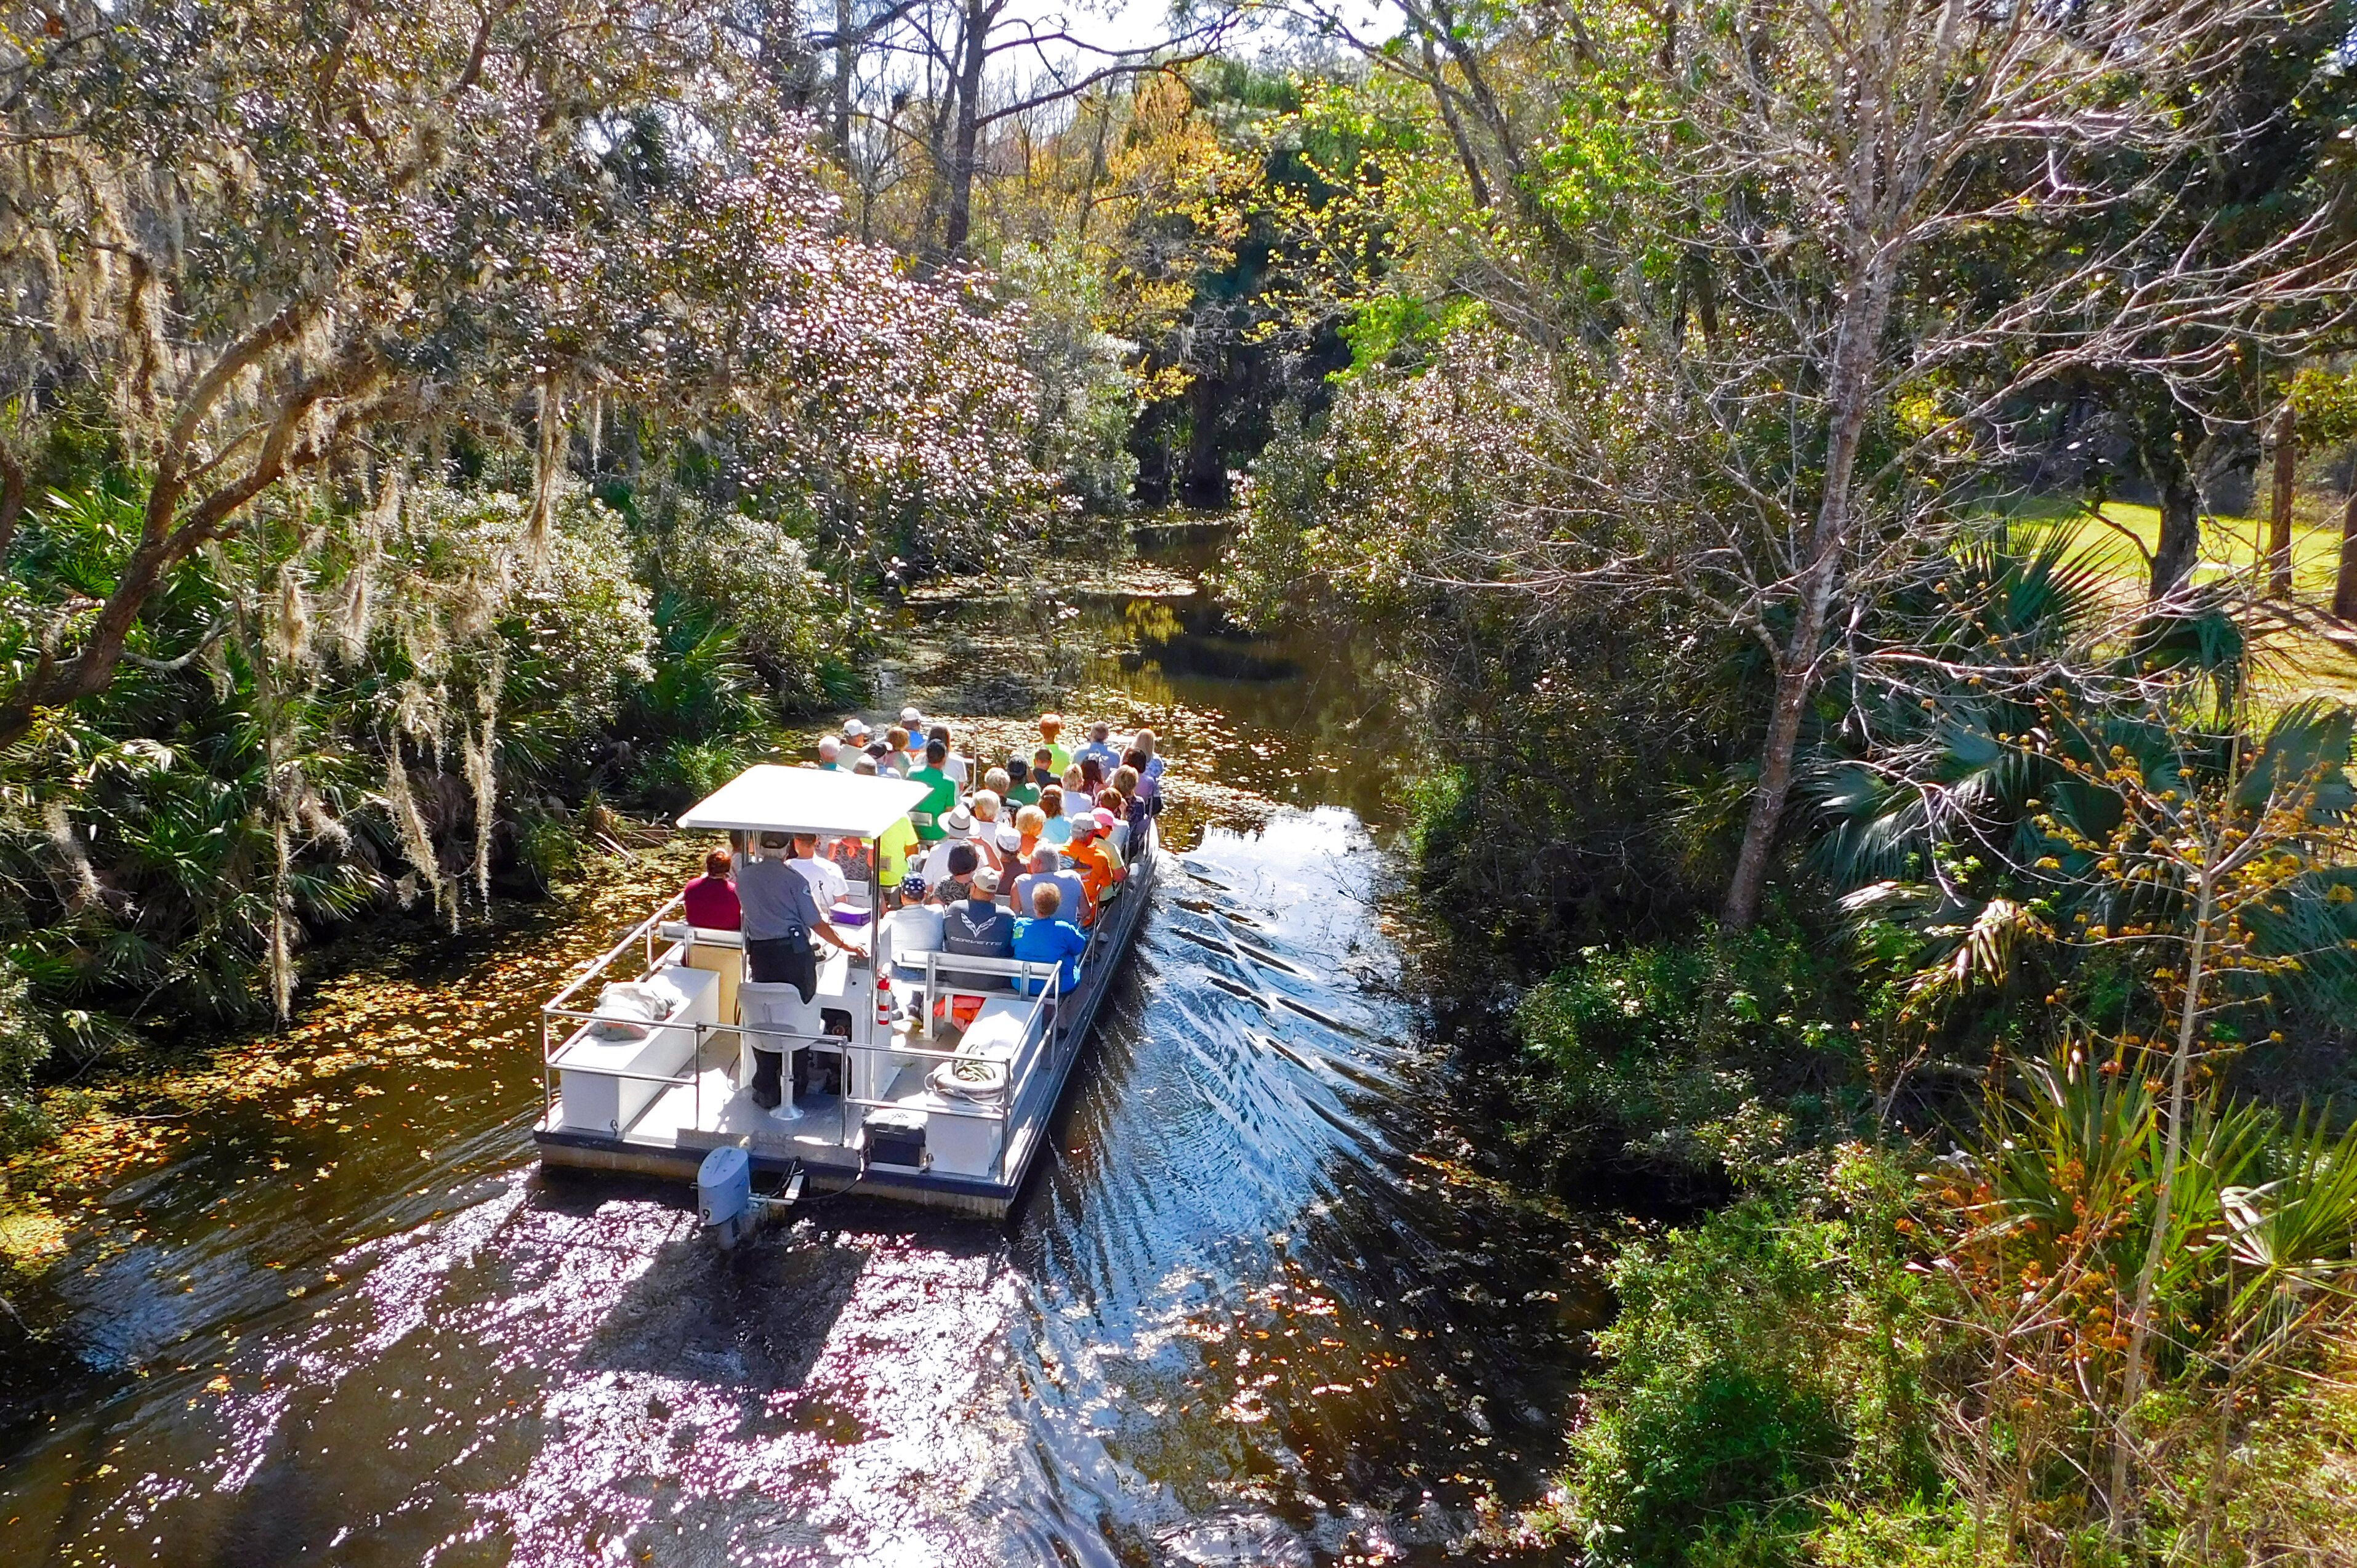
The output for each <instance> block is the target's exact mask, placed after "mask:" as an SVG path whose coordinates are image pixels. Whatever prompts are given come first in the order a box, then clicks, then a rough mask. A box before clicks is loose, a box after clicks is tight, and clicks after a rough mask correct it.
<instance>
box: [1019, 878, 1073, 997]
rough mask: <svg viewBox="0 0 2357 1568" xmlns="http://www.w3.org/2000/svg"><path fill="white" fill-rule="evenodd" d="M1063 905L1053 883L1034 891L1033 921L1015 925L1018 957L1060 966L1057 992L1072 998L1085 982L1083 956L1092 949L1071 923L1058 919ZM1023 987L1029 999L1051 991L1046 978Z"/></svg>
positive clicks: (1032, 893)
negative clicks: (1058, 912)
mask: <svg viewBox="0 0 2357 1568" xmlns="http://www.w3.org/2000/svg"><path fill="white" fill-rule="evenodd" d="M1063 905H1064V896H1063V894H1062V893H1060V892H1059V891H1058V890H1057V887H1056V885H1055V884H1054V883H1052V882H1045V883H1042V884H1040V886H1037V887H1035V888H1033V889H1032V890H1031V908H1032V911H1033V913H1032V915H1031V917H1030V918H1028V919H1023V920H1017V921H1016V922H1015V956H1016V957H1017V958H1019V959H1021V960H1023V961H1025V962H1026V963H1053V964H1059V965H1060V966H1061V967H1060V968H1059V969H1058V971H1057V973H1056V993H1057V994H1058V995H1060V996H1069V995H1071V992H1072V987H1074V986H1075V985H1078V984H1079V983H1081V954H1082V953H1083V952H1086V951H1087V950H1088V946H1089V939H1088V938H1087V937H1086V936H1084V935H1083V934H1082V931H1081V928H1080V927H1078V926H1076V925H1074V924H1072V922H1071V921H1070V920H1060V919H1058V918H1056V913H1057V911H1058V910H1059V909H1061V908H1063ZM1022 985H1023V993H1024V994H1025V995H1027V996H1037V995H1039V993H1041V992H1042V991H1045V990H1047V989H1048V982H1047V981H1046V980H1045V979H1044V978H1042V979H1028V980H1025V981H1024V982H1023V983H1022Z"/></svg>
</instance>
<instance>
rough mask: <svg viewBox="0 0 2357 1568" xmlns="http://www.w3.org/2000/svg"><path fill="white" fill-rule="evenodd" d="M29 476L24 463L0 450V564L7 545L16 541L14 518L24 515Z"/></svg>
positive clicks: (0, 564) (6, 550)
mask: <svg viewBox="0 0 2357 1568" xmlns="http://www.w3.org/2000/svg"><path fill="white" fill-rule="evenodd" d="M30 478H31V476H30V475H29V474H27V472H26V469H25V465H24V464H22V463H19V462H18V461H16V458H15V457H14V456H11V455H10V454H9V453H7V452H5V451H0V566H5V564H6V561H7V556H8V547H9V546H10V545H11V544H14V543H15V542H16V520H17V519H18V518H20V517H22V516H24V515H25V489H26V487H27V483H28V482H29V481H30Z"/></svg>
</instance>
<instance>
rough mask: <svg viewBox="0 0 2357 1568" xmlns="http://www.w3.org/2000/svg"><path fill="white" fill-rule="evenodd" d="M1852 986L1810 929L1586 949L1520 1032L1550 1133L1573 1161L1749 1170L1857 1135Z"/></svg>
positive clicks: (1522, 1011) (1525, 1006)
mask: <svg viewBox="0 0 2357 1568" xmlns="http://www.w3.org/2000/svg"><path fill="white" fill-rule="evenodd" d="M1851 1005H1852V999H1851V998H1850V997H1849V996H1848V995H1847V993H1846V987H1845V985H1844V983H1843V976H1842V974H1841V972H1840V971H1839V968H1838V966H1837V965H1835V964H1834V963H1832V962H1829V961H1827V959H1826V958H1825V957H1824V955H1823V954H1822V953H1820V952H1819V951H1818V950H1816V948H1815V947H1814V946H1813V944H1812V942H1811V941H1810V940H1809V939H1808V937H1807V935H1806V933H1804V932H1802V931H1800V930H1798V929H1792V928H1790V927H1784V928H1775V929H1771V928H1769V927H1758V928H1754V929H1750V930H1748V931H1743V932H1739V933H1727V934H1717V933H1707V932H1706V934H1705V935H1703V936H1702V937H1700V938H1698V939H1696V940H1691V941H1686V942H1678V943H1661V944H1655V945H1651V946H1644V947H1636V948H1630V949H1624V950H1606V949H1601V948H1589V949H1586V950H1582V951H1581V952H1580V954H1579V956H1578V958H1577V961H1575V962H1573V963H1571V964H1569V965H1567V966H1566V967H1565V968H1563V969H1560V970H1557V971H1556V972H1555V973H1554V974H1553V975H1551V976H1550V977H1548V978H1547V979H1546V980H1545V981H1544V982H1543V983H1540V984H1538V985H1536V986H1534V987H1533V988H1532V989H1531V990H1530V991H1529V992H1528V993H1525V994H1524V996H1523V1000H1522V1002H1521V1004H1520V1005H1519V1006H1518V1008H1517V1009H1516V1017H1515V1022H1516V1027H1517V1030H1518V1032H1519V1034H1520V1036H1521V1037H1522V1040H1523V1047H1524V1049H1525V1051H1526V1053H1527V1057H1528V1058H1529V1065H1530V1069H1531V1073H1532V1089H1533V1091H1534V1097H1535V1104H1536V1106H1537V1108H1538V1111H1539V1119H1540V1123H1541V1125H1542V1126H1543V1127H1544V1130H1545V1131H1546V1132H1547V1133H1549V1134H1550V1135H1551V1136H1552V1138H1553V1139H1554V1140H1555V1142H1556V1144H1557V1146H1558V1147H1560V1148H1562V1149H1563V1150H1564V1151H1565V1152H1566V1154H1567V1155H1569V1156H1571V1157H1575V1158H1588V1159H1594V1158H1597V1157H1599V1156H1601V1157H1606V1158H1633V1159H1636V1160H1638V1161H1640V1162H1641V1163H1648V1164H1654V1165H1673V1166H1677V1167H1681V1168H1684V1169H1686V1170H1688V1171H1692V1172H1697V1173H1704V1172H1711V1171H1716V1170H1720V1169H1724V1170H1726V1171H1727V1172H1729V1173H1731V1174H1734V1175H1738V1176H1740V1175H1743V1174H1745V1173H1746V1172H1748V1171H1751V1170H1754V1169H1756V1168H1758V1167H1759V1166H1760V1165H1762V1164H1763V1163H1765V1162H1767V1161H1769V1160H1771V1159H1773V1158H1775V1157H1777V1156H1779V1155H1781V1154H1783V1153H1785V1152H1787V1151H1788V1150H1789V1149H1790V1148H1792V1146H1794V1144H1795V1143H1796V1141H1805V1140H1806V1139H1807V1138H1809V1137H1810V1136H1812V1135H1814V1134H1819V1133H1825V1132H1835V1133H1839V1132H1842V1131H1846V1123H1847V1122H1848V1121H1849V1120H1850V1118H1851V1115H1852V1114H1853V1112H1854V1111H1855V1109H1856V1108H1855V1106H1854V1105H1852V1104H1851V1103H1850V1100H1851V1099H1852V1098H1853V1097H1854V1092H1855V1091H1854V1088H1853V1087H1852V1086H1854V1085H1855V1083H1856V1081H1857V1072H1856V1068H1855V1062H1854V1060H1853V1052H1854V1047H1853V1046H1852V1044H1851V1032H1850V1031H1849V1030H1848V1029H1847V1028H1846V1027H1843V1026H1840V1025H1839V1024H1837V1023H1836V1022H1835V1020H1836V1019H1839V1018H1841V1017H1843V1015H1845V1013H1846V1012H1848V1011H1850V1010H1851Z"/></svg>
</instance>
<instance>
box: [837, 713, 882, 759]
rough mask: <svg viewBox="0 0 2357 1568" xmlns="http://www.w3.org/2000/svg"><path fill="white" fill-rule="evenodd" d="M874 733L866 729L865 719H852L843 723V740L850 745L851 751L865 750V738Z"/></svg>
mask: <svg viewBox="0 0 2357 1568" xmlns="http://www.w3.org/2000/svg"><path fill="white" fill-rule="evenodd" d="M875 733H876V732H875V731H874V730H871V729H869V728H868V727H867V721H866V720H865V719H862V718H857V717H853V718H847V719H845V720H844V721H843V738H844V739H845V741H847V742H849V743H850V745H851V749H852V750H854V751H865V750H866V749H867V737H868V736H872V735H874V734H875Z"/></svg>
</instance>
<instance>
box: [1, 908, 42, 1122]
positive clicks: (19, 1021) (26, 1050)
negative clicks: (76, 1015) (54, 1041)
mask: <svg viewBox="0 0 2357 1568" xmlns="http://www.w3.org/2000/svg"><path fill="white" fill-rule="evenodd" d="M48 1054H49V1040H48V1031H46V1030H44V1029H43V1028H42V1027H41V1026H40V1021H39V1019H38V1016H37V1015H35V1012H34V1001H33V987H32V983H31V982H30V981H29V980H28V979H27V978H26V975H25V972H24V971H23V970H21V969H19V968H17V967H16V957H15V955H14V954H11V953H5V952H0V1152H5V1150H7V1149H9V1148H10V1147H12V1146H14V1145H15V1144H19V1143H22V1142H24V1141H25V1140H27V1139H28V1138H30V1137H32V1136H34V1135H35V1134H37V1133H38V1132H39V1131H40V1130H41V1115H40V1112H39V1109H38V1106H36V1105H35V1103H34V1101H33V1098H32V1087H33V1070H34V1069H36V1068H38V1067H39V1066H40V1065H41V1063H42V1061H43V1060H44V1059H46V1058H48Z"/></svg>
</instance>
